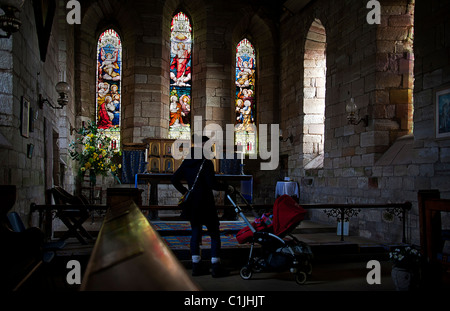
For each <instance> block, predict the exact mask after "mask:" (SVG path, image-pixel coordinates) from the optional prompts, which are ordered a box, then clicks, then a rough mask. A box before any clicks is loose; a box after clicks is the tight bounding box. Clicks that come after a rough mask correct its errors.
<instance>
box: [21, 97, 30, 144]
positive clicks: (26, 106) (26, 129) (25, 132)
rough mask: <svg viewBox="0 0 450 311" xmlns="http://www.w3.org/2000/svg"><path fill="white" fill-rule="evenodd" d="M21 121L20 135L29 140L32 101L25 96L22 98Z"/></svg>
mask: <svg viewBox="0 0 450 311" xmlns="http://www.w3.org/2000/svg"><path fill="white" fill-rule="evenodd" d="M20 121H21V122H20V123H21V124H20V133H21V134H22V136H23V137H26V138H28V137H29V136H30V101H29V100H28V99H27V98H26V97H25V96H22V108H21V119H20Z"/></svg>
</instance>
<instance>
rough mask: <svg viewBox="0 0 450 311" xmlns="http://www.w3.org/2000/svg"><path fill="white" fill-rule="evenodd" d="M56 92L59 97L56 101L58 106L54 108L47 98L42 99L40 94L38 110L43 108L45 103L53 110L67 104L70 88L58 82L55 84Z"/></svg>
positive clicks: (64, 83)
mask: <svg viewBox="0 0 450 311" xmlns="http://www.w3.org/2000/svg"><path fill="white" fill-rule="evenodd" d="M55 89H56V92H57V93H58V95H59V97H58V99H57V102H58V105H59V106H54V105H53V104H52V103H51V102H50V101H49V100H48V99H47V98H43V97H42V94H39V108H41V109H42V108H43V107H44V103H47V104H48V105H49V106H50V107H52V108H53V109H62V108H64V106H65V105H67V103H68V102H69V92H70V86H69V84H67V83H66V82H63V81H61V82H58V84H56V87H55Z"/></svg>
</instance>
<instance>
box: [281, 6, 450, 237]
mask: <svg viewBox="0 0 450 311" xmlns="http://www.w3.org/2000/svg"><path fill="white" fill-rule="evenodd" d="M380 3H381V13H382V15H381V24H380V25H369V24H367V22H366V19H365V17H366V14H367V13H368V10H367V9H366V8H365V3H364V1H354V2H351V3H346V5H345V6H344V5H343V1H333V2H328V1H315V2H314V3H313V4H311V5H310V6H309V7H308V8H307V9H306V10H304V11H302V12H299V13H298V14H295V12H294V13H292V12H291V14H290V15H288V16H286V17H285V19H284V23H283V24H282V28H281V36H282V40H281V41H282V42H283V51H284V52H283V53H282V60H281V61H282V66H281V74H282V75H281V94H282V99H281V105H280V108H281V111H282V112H281V114H282V115H285V116H287V117H286V118H282V120H283V121H282V125H284V126H285V128H291V129H295V132H294V137H298V138H299V139H294V143H293V144H292V145H289V144H287V145H283V146H282V147H283V148H282V150H281V151H282V153H283V154H287V155H288V157H289V175H290V176H291V177H294V178H295V179H296V180H297V181H298V182H299V184H300V188H301V191H300V192H301V201H302V202H305V203H331V202H333V203H379V202H404V201H411V202H413V209H412V211H411V213H410V215H409V217H408V219H407V227H408V228H407V235H408V241H410V242H411V243H415V244H419V242H420V241H419V217H418V211H417V192H418V190H421V189H439V190H440V191H441V194H442V196H444V197H448V194H449V190H450V185H449V179H448V172H449V166H448V156H447V155H448V141H449V140H448V139H440V140H437V139H436V136H435V123H434V122H435V120H434V112H435V108H434V99H433V92H434V91H435V90H436V88H438V87H439V86H441V85H443V84H445V83H446V82H448V77H447V78H446V74H445V72H446V71H445V68H446V67H448V59H447V57H444V56H443V55H447V54H446V53H448V36H446V35H445V31H443V29H444V28H445V27H446V26H445V22H444V16H447V17H448V8H447V7H448V5H447V7H446V5H445V4H444V3H443V2H440V3H436V4H424V3H420V4H415V3H414V1H395V0H393V1H380ZM415 6H418V7H415ZM344 7H345V8H344ZM438 11H440V12H447V13H446V14H444V13H442V14H438V13H437V12H438ZM415 12H416V13H415ZM436 14H438V16H439V17H440V18H438V19H435V18H434V17H435V15H436ZM432 16H433V17H432ZM414 17H415V24H414V23H413V21H414ZM313 19H318V20H320V21H321V22H322V24H323V25H324V27H325V32H326V43H327V44H326V56H327V59H326V63H327V82H326V107H325V137H324V140H325V141H324V160H323V168H320V167H318V168H315V169H305V168H306V167H308V163H305V162H306V161H305V159H304V154H305V150H304V147H305V145H304V144H303V145H302V144H301V140H300V137H301V136H302V135H305V133H306V130H307V129H305V126H304V115H305V112H304V111H305V109H306V108H305V107H306V106H307V105H308V101H307V93H306V88H304V85H305V84H307V83H306V82H307V81H302V77H303V75H302V72H303V67H302V64H303V62H302V61H301V60H302V59H305V60H306V59H307V57H306V51H307V49H306V47H305V45H306V44H305V43H307V42H308V41H307V38H306V34H307V33H308V28H309V26H310V25H311V24H312V22H313ZM413 24H414V25H413ZM414 29H415V31H413V30H414ZM414 32H415V35H414V36H413V33H414ZM435 33H437V35H431V34H435ZM291 37H296V38H297V41H296V42H294V41H292V40H289V39H288V38H291ZM413 37H414V38H413ZM413 47H414V50H413ZM293 59H298V60H300V61H297V62H296V63H295V65H292V60H293ZM438 59H439V60H438ZM305 66H306V65H305ZM292 76H297V77H299V78H300V79H298V80H295V79H292V78H291V77H292ZM413 93H414V96H413ZM350 97H353V98H354V99H355V102H356V104H357V106H358V109H359V115H360V116H364V115H368V116H369V123H368V125H367V126H364V125H363V124H359V125H350V124H347V119H346V111H345V105H346V103H347V102H348V100H349V99H350ZM413 100H414V103H413ZM413 114H414V119H413ZM413 121H414V122H413ZM311 217H312V218H314V219H316V220H319V221H323V222H331V223H334V222H335V219H329V218H328V217H327V216H326V215H325V214H324V213H322V212H321V211H320V212H312V213H311ZM350 228H351V230H352V231H353V233H356V234H360V235H362V236H365V237H370V238H375V239H379V240H384V241H392V242H399V241H400V240H401V221H400V219H398V218H395V219H393V220H392V219H388V218H387V217H385V214H384V211H383V210H374V211H370V212H362V213H360V214H359V216H358V217H357V218H356V217H355V218H353V219H351V220H350Z"/></svg>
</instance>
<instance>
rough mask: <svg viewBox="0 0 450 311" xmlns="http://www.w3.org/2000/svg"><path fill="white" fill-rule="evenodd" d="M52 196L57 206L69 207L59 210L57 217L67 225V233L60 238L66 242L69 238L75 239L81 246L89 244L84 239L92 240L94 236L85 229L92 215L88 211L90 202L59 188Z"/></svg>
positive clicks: (55, 189)
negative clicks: (85, 224) (85, 223)
mask: <svg viewBox="0 0 450 311" xmlns="http://www.w3.org/2000/svg"><path fill="white" fill-rule="evenodd" d="M52 195H53V198H54V200H55V204H56V205H68V207H67V208H58V209H57V210H56V217H58V218H59V219H61V221H62V222H63V223H64V225H66V227H67V229H68V230H67V232H66V233H65V234H64V235H63V236H62V237H61V238H60V241H65V240H67V239H68V238H69V237H75V238H77V239H78V241H80V243H81V244H87V242H86V240H85V239H84V238H83V235H84V237H86V238H88V239H89V240H92V239H93V238H92V236H91V235H90V234H89V233H88V232H87V231H86V229H84V228H83V223H84V222H85V221H86V220H87V219H88V218H89V216H90V214H89V211H88V209H87V205H89V202H88V200H87V199H86V197H84V196H82V195H81V196H73V195H71V194H70V193H68V192H67V191H66V190H64V189H63V188H61V187H59V186H55V187H54V188H53V189H52Z"/></svg>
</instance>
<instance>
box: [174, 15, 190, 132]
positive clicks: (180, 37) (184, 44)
mask: <svg viewBox="0 0 450 311" xmlns="http://www.w3.org/2000/svg"><path fill="white" fill-rule="evenodd" d="M191 65H192V27H191V23H190V21H189V18H188V17H187V16H186V15H185V14H184V13H183V12H179V13H177V14H176V15H175V16H174V17H173V18H172V25H171V29H170V97H169V99H170V106H169V111H170V121H169V138H173V139H186V140H190V133H191V99H192V66H191Z"/></svg>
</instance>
